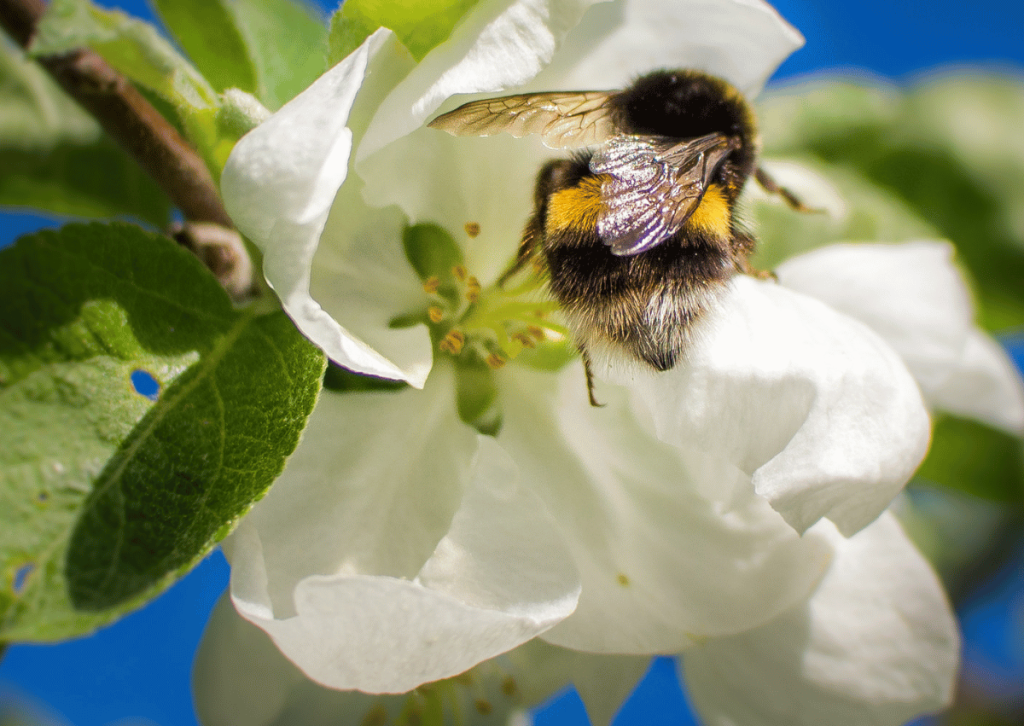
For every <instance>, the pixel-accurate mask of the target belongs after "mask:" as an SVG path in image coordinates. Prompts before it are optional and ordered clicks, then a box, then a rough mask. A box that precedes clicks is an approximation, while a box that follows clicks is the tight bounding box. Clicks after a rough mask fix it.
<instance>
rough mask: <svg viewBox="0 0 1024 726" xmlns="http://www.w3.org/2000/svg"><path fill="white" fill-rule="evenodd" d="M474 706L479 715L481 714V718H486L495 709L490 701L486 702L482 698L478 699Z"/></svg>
mask: <svg viewBox="0 0 1024 726" xmlns="http://www.w3.org/2000/svg"><path fill="white" fill-rule="evenodd" d="M474 705H475V706H476V711H477V713H479V714H480V715H481V716H486V715H487V714H489V713H490V712H491V711H492V710H493V707H492V706H491V702H490V701H486V700H484V699H482V698H478V699H477V700H476V703H475V704H474Z"/></svg>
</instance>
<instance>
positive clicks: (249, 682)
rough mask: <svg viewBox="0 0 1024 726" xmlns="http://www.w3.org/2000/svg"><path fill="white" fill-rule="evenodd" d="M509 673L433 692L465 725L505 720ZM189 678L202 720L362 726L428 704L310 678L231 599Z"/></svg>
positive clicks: (474, 675)
mask: <svg viewBox="0 0 1024 726" xmlns="http://www.w3.org/2000/svg"><path fill="white" fill-rule="evenodd" d="M507 675H508V670H507V662H506V663H505V667H501V666H498V665H494V666H492V665H490V664H485V665H484V666H481V667H480V668H476V669H474V670H473V671H470V672H469V673H467V674H464V675H462V676H460V677H459V679H458V681H457V682H456V683H447V684H444V685H443V686H441V688H440V689H438V695H441V694H443V696H442V697H443V698H444V700H445V705H446V706H448V707H450V708H451V709H452V711H453V712H455V713H458V714H460V715H461V717H462V721H461V723H463V724H464V725H465V726H509V724H511V723H513V721H512V720H511V719H513V718H516V714H517V712H519V711H520V710H521V708H522V699H521V698H520V694H519V693H518V692H516V693H512V694H509V693H506V692H505V691H503V690H502V685H503V683H504V682H505V679H506V678H507ZM516 682H517V683H520V682H521V681H520V679H518V678H517V679H516ZM564 682H565V680H564V677H563V679H562V682H561V685H564ZM192 684H193V694H194V697H195V705H196V712H197V714H198V716H199V720H200V722H201V723H202V724H203V726H366V725H367V724H369V723H394V722H396V721H398V720H399V716H400V714H402V713H403V712H404V713H406V714H407V715H408V713H409V710H410V707H415V706H417V705H418V706H420V707H421V708H422V709H423V710H426V703H425V699H424V697H423V692H422V691H421V692H420V693H417V694H401V695H371V694H366V693H360V692H359V691H339V690H335V689H331V688H325V687H323V686H321V685H319V684H317V683H314V682H313V681H311V680H309V679H308V678H306V676H305V675H303V674H302V671H300V670H299V669H298V668H296V667H295V665H294V664H292V662H291V661H289V660H288V659H287V658H285V657H284V656H283V655H282V654H281V652H280V651H279V650H278V649H277V648H276V647H275V646H274V643H273V641H271V640H270V638H269V637H268V636H267V634H266V633H264V632H263V631H262V630H260V629H259V628H258V627H256V626H255V625H253V624H252V623H250V622H249V621H247V620H245V619H244V618H242V617H241V616H239V615H238V613H237V611H236V610H235V608H234V607H233V606H232V605H231V600H230V598H228V597H224V598H222V599H221V600H220V602H218V603H217V606H216V607H215V608H214V611H213V614H212V615H211V616H210V620H209V622H208V623H207V625H206V630H205V631H204V633H203V639H202V641H201V642H200V644H199V649H198V650H197V652H196V658H195V664H194V666H193V668H192ZM481 702H486V708H481V707H480V706H479V704H480V703H481Z"/></svg>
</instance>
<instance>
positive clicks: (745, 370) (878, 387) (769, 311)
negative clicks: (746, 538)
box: [598, 276, 930, 534]
mask: <svg viewBox="0 0 1024 726" xmlns="http://www.w3.org/2000/svg"><path fill="white" fill-rule="evenodd" d="M598 373H599V375H601V376H602V377H604V378H606V379H610V380H619V381H621V382H624V383H627V384H628V385H629V386H630V388H632V389H633V390H634V391H635V392H636V395H637V396H638V400H639V401H640V402H642V405H643V406H644V407H645V408H646V409H647V410H648V411H649V412H650V414H649V415H650V417H651V419H652V421H653V424H654V427H655V431H656V432H657V436H658V438H660V439H661V440H663V441H667V442H671V443H675V444H677V445H680V446H694V447H696V448H697V449H698V450H700V451H704V452H706V453H708V454H709V455H710V454H712V453H713V452H718V453H719V454H720V455H721V456H723V457H725V458H726V459H727V460H728V461H731V462H733V463H734V464H735V466H737V467H738V468H739V469H740V470H742V471H743V472H746V473H747V474H749V475H750V476H751V477H752V480H753V483H754V487H755V488H756V490H757V492H758V493H759V494H760V495H761V496H763V497H765V498H766V499H767V500H768V501H769V502H770V503H771V505H772V507H774V508H775V509H776V510H777V511H778V512H779V513H780V514H782V516H783V517H784V518H785V519H786V521H787V522H789V523H790V524H791V525H792V526H793V527H794V528H795V529H796V530H797V531H799V532H804V531H805V530H807V528H809V527H810V526H811V525H812V524H814V523H815V522H816V521H818V519H820V518H821V517H828V518H829V519H831V520H832V521H833V522H834V523H835V524H836V525H837V526H838V527H839V529H840V530H841V531H843V532H844V533H847V534H852V533H853V532H856V531H857V530H859V529H861V528H862V527H864V526H865V525H867V524H868V523H869V522H871V520H873V519H874V518H875V517H877V516H878V515H879V513H880V512H882V511H883V510H884V509H885V507H886V506H887V505H888V503H889V502H890V501H891V500H892V498H893V497H894V496H895V495H896V493H897V492H898V491H899V490H900V488H901V487H902V486H903V485H904V484H905V483H906V482H907V480H908V479H909V478H910V476H911V474H912V473H913V472H914V469H915V468H916V467H917V465H918V464H919V463H920V461H921V459H922V458H923V457H924V454H925V452H926V450H927V447H928V439H929V434H930V424H929V420H928V413H927V411H926V410H925V408H924V405H923V402H922V400H921V394H920V392H919V391H918V388H917V385H916V384H915V383H914V380H913V378H911V376H910V374H909V372H908V371H907V369H906V367H905V366H904V365H903V362H902V361H901V360H900V358H899V356H898V355H897V354H896V353H895V351H893V350H892V348H890V347H889V346H888V345H886V343H885V342H884V341H883V340H882V339H881V338H879V337H878V336H877V335H876V334H875V333H873V332H872V331H871V330H869V329H868V328H867V327H865V326H864V325H862V324H861V323H859V322H857V321H856V320H853V319H852V318H847V317H846V316H844V315H841V314H840V313H837V312H835V311H834V310H832V309H831V308H828V307H826V306H825V305H823V304H821V303H819V302H817V301H816V300H813V299H811V298H809V297H806V296H804V295H800V294H798V293H794V292H792V291H790V290H787V289H786V288H784V287H781V286H779V285H776V284H774V283H771V282H766V281H758V280H754V279H752V278H749V277H745V276H739V277H737V278H736V279H734V280H733V282H732V284H731V286H730V288H729V291H728V292H727V294H726V295H725V296H723V298H722V299H721V300H720V301H719V304H718V305H717V307H716V309H715V310H713V311H712V312H711V313H710V314H709V315H707V316H706V319H705V320H704V322H703V324H702V325H701V327H699V328H698V330H697V340H695V342H694V344H693V345H692V346H691V349H690V350H689V352H688V354H687V356H686V360H685V361H684V362H683V363H681V364H679V365H677V366H676V367H675V368H673V369H671V370H669V371H666V372H664V373H654V372H653V371H651V370H650V369H649V368H646V367H645V368H640V367H639V366H638V367H635V368H623V367H619V368H605V369H604V370H603V371H602V370H598Z"/></svg>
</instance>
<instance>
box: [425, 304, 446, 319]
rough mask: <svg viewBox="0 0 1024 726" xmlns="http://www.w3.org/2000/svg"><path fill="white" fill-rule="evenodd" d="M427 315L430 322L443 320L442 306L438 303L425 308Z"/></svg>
mask: <svg viewBox="0 0 1024 726" xmlns="http://www.w3.org/2000/svg"><path fill="white" fill-rule="evenodd" d="M427 316H428V317H429V318H430V322H432V323H440V322H441V321H442V320H444V308H442V307H440V306H438V305H431V306H430V307H429V308H427Z"/></svg>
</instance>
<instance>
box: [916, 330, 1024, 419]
mask: <svg viewBox="0 0 1024 726" xmlns="http://www.w3.org/2000/svg"><path fill="white" fill-rule="evenodd" d="M928 398H929V401H930V403H931V404H932V405H933V406H935V407H936V408H938V409H941V410H943V411H948V412H950V413H952V414H956V415H958V416H965V417H968V418H974V419H977V420H979V421H982V422H984V423H987V424H989V425H990V426H995V427H996V428H1000V429H1003V430H1004V431H1006V432H1008V433H1010V434H1013V435H1014V436H1024V381H1022V380H1021V374H1020V371H1019V370H1018V369H1017V367H1016V366H1015V365H1014V364H1013V361H1012V360H1011V359H1010V356H1009V355H1007V353H1006V351H1005V350H1004V349H1003V347H1002V346H1001V345H999V343H997V342H996V341H994V340H993V339H992V338H991V337H989V336H988V335H986V334H985V333H983V332H982V331H980V330H977V329H975V330H972V331H971V332H970V333H968V335H967V343H966V345H965V346H964V349H963V351H962V353H961V356H960V359H959V360H958V361H957V363H956V366H955V367H954V368H953V370H952V371H950V374H949V377H948V378H947V379H946V381H945V382H944V383H943V384H941V385H939V386H938V387H937V388H935V389H934V390H932V391H930V394H929V396H928Z"/></svg>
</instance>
